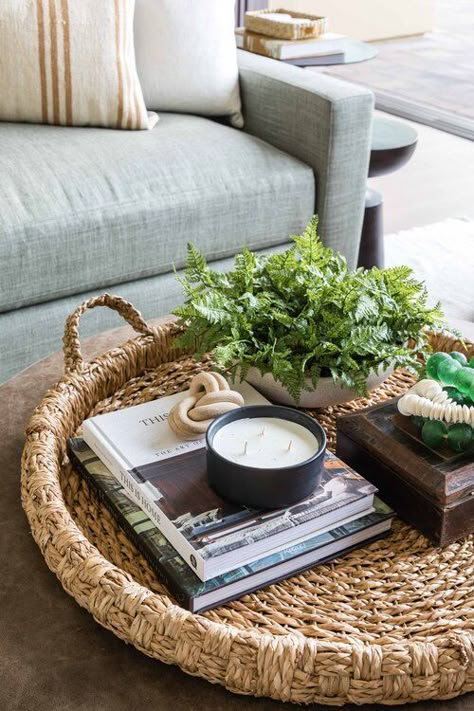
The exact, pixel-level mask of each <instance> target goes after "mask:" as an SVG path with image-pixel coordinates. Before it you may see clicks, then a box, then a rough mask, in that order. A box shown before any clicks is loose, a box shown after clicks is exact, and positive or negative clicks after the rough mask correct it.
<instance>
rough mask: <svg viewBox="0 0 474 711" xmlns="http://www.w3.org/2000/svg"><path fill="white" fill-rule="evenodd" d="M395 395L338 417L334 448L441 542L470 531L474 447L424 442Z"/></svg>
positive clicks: (410, 519)
mask: <svg viewBox="0 0 474 711" xmlns="http://www.w3.org/2000/svg"><path fill="white" fill-rule="evenodd" d="M397 399H398V398H397ZM397 399H395V400H391V401H390V402H388V403H384V404H382V405H374V406H373V407H370V408H367V409H366V410H362V411H361V412H359V413H356V414H353V415H344V416H342V417H338V419H337V449H336V453H337V456H338V457H340V458H341V459H343V460H344V461H345V462H347V463H348V464H349V465H350V466H351V467H353V468H354V469H355V470H356V471H358V472H360V474H362V475H363V476H365V477H366V478H367V479H368V480H369V481H371V482H372V483H373V484H375V485H376V486H377V487H378V489H379V492H380V497H381V498H382V499H384V500H385V501H386V502H387V503H388V504H389V505H390V506H392V507H393V508H394V509H395V511H396V512H397V513H398V515H399V516H400V518H403V519H404V520H405V521H407V522H408V523H410V524H411V525H412V526H414V527H415V528H417V529H418V530H420V531H421V532H422V533H424V534H425V535H426V536H427V537H428V538H429V539H430V540H431V541H432V542H433V543H435V544H436V545H439V546H445V545H447V544H448V543H452V542H453V541H455V540H457V539H459V538H463V537H464V536H466V535H467V534H468V533H471V532H472V531H474V461H473V452H472V450H471V452H470V453H469V454H466V453H462V454H457V453H456V452H452V451H451V450H449V449H447V448H445V449H442V450H440V451H435V450H433V449H430V448H429V447H427V446H426V445H425V444H424V443H423V442H422V441H421V439H420V438H419V433H418V431H417V429H416V428H415V427H414V425H413V424H412V422H411V420H410V419H409V418H407V417H402V416H401V415H400V414H399V413H398V410H397V407H396V403H397Z"/></svg>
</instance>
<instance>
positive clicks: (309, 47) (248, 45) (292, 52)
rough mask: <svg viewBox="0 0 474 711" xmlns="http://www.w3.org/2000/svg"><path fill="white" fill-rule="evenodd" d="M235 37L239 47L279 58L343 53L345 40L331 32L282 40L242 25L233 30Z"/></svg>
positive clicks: (342, 36)
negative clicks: (298, 38) (317, 35)
mask: <svg viewBox="0 0 474 711" xmlns="http://www.w3.org/2000/svg"><path fill="white" fill-rule="evenodd" d="M235 38H236V43H237V47H238V48H239V49H245V50H247V51H248V52H254V53H255V54H263V55H265V56H266V57H271V58H272V59H281V60H287V59H302V58H304V57H324V56H328V55H332V54H342V55H343V54H344V47H345V40H346V37H345V36H344V35H339V34H335V33H333V32H327V33H325V34H324V35H320V36H319V37H316V38H310V39H300V40H282V39H275V38H273V37H268V36H267V35H262V34H259V33H258V32H250V31H249V30H246V29H244V28H243V27H238V28H237V29H236V30H235Z"/></svg>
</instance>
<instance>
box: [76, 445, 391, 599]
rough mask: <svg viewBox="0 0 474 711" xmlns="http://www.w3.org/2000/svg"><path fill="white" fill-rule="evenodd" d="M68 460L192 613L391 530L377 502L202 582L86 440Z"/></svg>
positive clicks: (386, 511)
mask: <svg viewBox="0 0 474 711" xmlns="http://www.w3.org/2000/svg"><path fill="white" fill-rule="evenodd" d="M68 455H69V458H70V460H71V463H72V465H73V467H74V469H75V470H76V471H77V472H78V474H80V475H81V476H82V477H83V478H84V479H85V480H86V481H87V483H88V484H89V485H90V486H91V488H92V489H93V490H94V491H95V492H96V494H97V495H98V497H99V499H100V500H101V501H102V502H103V504H104V505H105V506H106V507H107V508H108V509H109V511H110V512H111V514H112V515H113V517H114V518H115V520H116V521H117V523H118V524H119V525H120V526H121V528H122V529H123V530H124V531H125V533H126V535H127V536H128V537H129V538H130V540H131V541H132V542H133V543H134V544H135V546H136V548H137V549H138V550H139V551H140V553H141V554H142V555H143V557H144V558H145V559H146V560H147V561H148V563H149V564H150V566H151V568H152V569H153V571H154V572H155V574H156V576H157V578H158V579H159V580H161V581H162V582H163V583H164V584H165V585H166V587H167V588H168V590H169V591H170V592H171V594H172V595H173V596H174V597H175V599H176V600H177V602H178V603H179V604H181V605H182V606H183V607H186V608H187V609H188V610H190V611H191V612H201V611H203V610H207V609H209V608H211V607H216V606H217V605H222V604H224V603H225V602H229V601H230V600H233V599H235V598H236V597H239V596H241V595H244V594H246V593H249V592H252V591H253V590H256V589H258V588H261V587H264V586H266V585H269V584H271V583H274V582H277V581H278V580H281V579H282V578H286V577H289V576H291V575H295V574H297V573H300V572H302V571H303V570H306V569H307V568H310V567H312V566H313V565H315V564H317V563H322V562H326V561H328V560H331V559H333V558H334V557H336V556H340V555H342V554H344V553H347V552H348V551H350V550H353V549H354V548H356V547H359V546H361V545H364V544H367V543H369V542H372V541H374V540H376V539H378V538H380V537H381V536H383V535H385V534H386V533H387V532H388V531H389V530H390V526H391V521H392V517H393V511H392V510H391V509H390V508H389V507H388V506H386V505H385V504H384V503H383V502H381V501H380V500H379V499H377V498H375V499H374V510H373V511H372V512H371V513H369V514H367V515H365V516H358V517H357V518H356V519H354V520H345V521H341V522H340V523H339V524H338V525H337V526H336V528H333V529H331V530H329V531H324V532H319V533H318V534H317V535H315V536H312V537H310V538H308V539H307V540H306V541H303V542H300V543H296V544H293V545H290V546H288V547H287V548H284V549H282V550H281V551H278V552H276V553H273V552H270V553H269V554H267V555H266V556H264V557H263V558H261V559H260V560H258V561H255V562H253V563H249V564H248V565H243V566H240V567H237V568H235V569H234V570H231V571H229V572H227V573H225V574H224V575H218V576H216V577H214V578H212V579H211V580H208V581H207V582H202V581H201V580H199V578H198V577H197V576H196V575H195V574H194V573H193V571H192V570H191V568H190V567H189V566H188V565H187V563H186V562H185V561H184V560H183V558H181V556H180V555H179V554H178V553H177V552H176V550H175V549H174V548H173V546H171V544H170V543H169V542H168V540H167V539H166V538H165V537H164V536H163V534H162V533H160V531H159V530H158V528H157V527H156V526H155V525H154V524H153V522H152V521H151V520H150V519H149V518H148V516H147V515H146V514H145V513H144V512H143V511H142V509H141V508H140V507H139V506H137V505H136V504H135V503H134V502H133V501H132V500H131V499H130V498H129V497H128V496H127V492H126V491H125V489H124V488H123V486H122V485H121V484H120V482H119V481H118V480H117V479H116V478H115V477H114V475H113V474H112V473H111V472H110V470H109V469H107V467H106V466H105V464H103V462H102V461H101V460H100V459H99V458H98V457H97V456H96V455H95V454H94V452H93V451H92V450H91V449H90V448H89V447H88V446H87V445H86V443H85V442H84V440H82V439H80V438H73V439H70V440H69V441H68Z"/></svg>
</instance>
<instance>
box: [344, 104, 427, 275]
mask: <svg viewBox="0 0 474 711" xmlns="http://www.w3.org/2000/svg"><path fill="white" fill-rule="evenodd" d="M417 140H418V134H417V132H416V131H415V129H414V128H413V127H412V126H410V125H409V124H407V123H404V122H403V121H397V120H394V119H392V118H386V117H384V116H376V117H375V118H374V124H373V129H372V142H371V148H370V163H369V178H375V177H376V176H379V175H386V174H387V173H393V172H394V171H395V170H398V169H399V168H401V167H402V166H404V165H405V163H408V161H409V160H410V158H411V157H412V155H413V153H414V152H415V148H416V143H417ZM383 238H384V233H383V197H382V194H381V193H379V192H378V191H377V190H373V189H372V188H367V191H366V194H365V212H364V222H363V226H362V234H361V240H360V251H359V261H358V266H359V267H367V268H370V267H373V266H376V267H380V268H382V267H383V266H384V250H383Z"/></svg>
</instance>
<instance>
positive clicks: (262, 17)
mask: <svg viewBox="0 0 474 711" xmlns="http://www.w3.org/2000/svg"><path fill="white" fill-rule="evenodd" d="M275 14H280V15H281V14H285V15H290V16H291V17H293V18H294V19H296V20H301V22H300V23H298V24H294V23H291V22H275V21H272V20H270V19H267V16H273V15H275ZM244 26H245V29H246V30H250V31H251V32H257V33H258V34H262V35H267V36H268V37H272V38H273V39H281V40H301V39H311V38H312V37H313V38H314V37H318V36H319V35H321V34H323V32H326V28H327V19H326V18H325V17H320V16H319V15H309V14H308V13H306V12H294V11H293V10H282V9H279V10H249V11H248V12H246V13H245V15H244Z"/></svg>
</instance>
